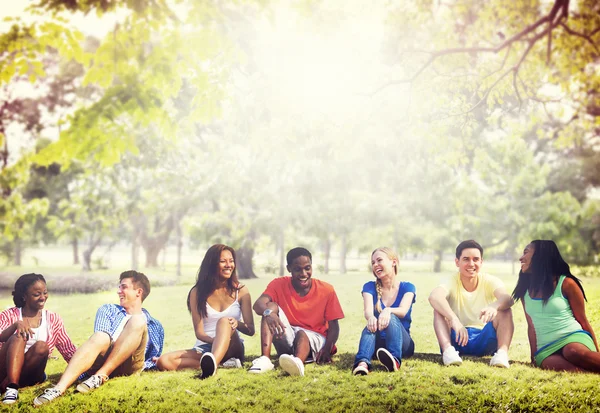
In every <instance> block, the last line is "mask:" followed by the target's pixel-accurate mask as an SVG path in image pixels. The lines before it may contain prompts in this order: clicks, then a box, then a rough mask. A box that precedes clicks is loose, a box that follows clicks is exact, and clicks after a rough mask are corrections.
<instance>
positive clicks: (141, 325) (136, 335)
mask: <svg viewBox="0 0 600 413" xmlns="http://www.w3.org/2000/svg"><path fill="white" fill-rule="evenodd" d="M146 328H147V324H146V317H144V316H143V315H142V314H137V315H133V316H131V318H130V319H129V321H127V324H125V327H124V328H123V332H122V333H121V335H120V336H119V338H117V341H115V343H114V346H113V348H112V351H111V352H110V354H109V355H108V357H107V359H106V361H105V362H104V364H103V365H102V367H100V368H99V369H98V371H97V372H96V373H95V374H98V375H104V376H110V374H111V373H112V372H113V371H115V370H116V368H117V367H119V366H120V365H121V364H123V362H124V361H125V360H127V359H128V358H129V357H131V355H132V354H133V352H134V351H135V350H136V349H137V348H138V347H139V346H140V343H141V341H142V337H143V335H144V331H146Z"/></svg>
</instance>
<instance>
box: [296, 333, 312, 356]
mask: <svg viewBox="0 0 600 413" xmlns="http://www.w3.org/2000/svg"><path fill="white" fill-rule="evenodd" d="M309 354H310V340H309V339H308V336H307V335H306V333H305V332H304V331H302V330H299V331H298V332H297V333H296V338H295V339H294V355H295V356H296V357H298V358H299V359H300V360H302V363H304V361H305V360H306V359H307V358H308V355H309Z"/></svg>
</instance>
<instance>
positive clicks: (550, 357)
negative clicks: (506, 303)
mask: <svg viewBox="0 0 600 413" xmlns="http://www.w3.org/2000/svg"><path fill="white" fill-rule="evenodd" d="M520 262H521V271H520V272H519V281H518V282H517V286H516V287H515V290H514V291H513V294H512V296H513V298H514V299H515V300H521V303H522V304H523V309H524V310H525V317H526V318H527V326H528V330H527V334H528V337H529V345H530V348H531V362H532V363H533V364H535V365H536V366H538V367H541V368H543V369H548V370H559V371H590V372H600V353H599V352H598V341H597V340H596V335H595V334H594V330H593V329H592V326H591V325H590V323H589V321H588V319H587V317H586V315H585V301H586V297H585V292H584V291H583V286H582V285H581V282H580V281H579V280H578V279H577V278H576V277H574V276H573V274H571V270H570V268H569V264H567V263H566V262H565V260H564V259H563V258H562V256H561V255H560V252H559V250H558V247H557V246H556V244H555V243H554V241H546V240H535V241H531V243H530V244H529V245H527V246H526V247H525V250H524V251H523V256H522V257H521V258H520Z"/></svg>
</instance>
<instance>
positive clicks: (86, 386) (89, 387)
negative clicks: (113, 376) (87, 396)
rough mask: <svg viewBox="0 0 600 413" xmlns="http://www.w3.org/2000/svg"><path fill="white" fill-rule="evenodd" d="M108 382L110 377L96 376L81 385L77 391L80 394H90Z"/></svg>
mask: <svg viewBox="0 0 600 413" xmlns="http://www.w3.org/2000/svg"><path fill="white" fill-rule="evenodd" d="M107 380H108V376H105V375H103V374H94V375H92V376H90V377H89V378H88V379H86V380H84V381H82V382H81V383H79V384H78V385H77V388H76V389H75V390H77V391H78V392H79V393H89V392H91V391H94V390H96V389H97V388H98V387H100V386H102V385H103V384H104V383H105V382H106V381H107Z"/></svg>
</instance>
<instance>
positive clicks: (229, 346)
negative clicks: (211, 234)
mask: <svg viewBox="0 0 600 413" xmlns="http://www.w3.org/2000/svg"><path fill="white" fill-rule="evenodd" d="M251 303H252V300H251V298H250V293H249V291H248V288H247V287H246V286H244V285H242V284H240V283H239V281H238V278H237V273H236V265H235V251H234V250H233V248H231V247H228V246H226V245H223V244H216V245H213V246H212V247H210V248H209V249H208V251H207V252H206V255H205V256H204V259H203V260H202V264H201V265H200V269H199V270H198V276H197V279H196V285H194V287H192V289H191V290H190V292H189V294H188V298H187V305H188V310H189V311H190V312H191V314H192V324H193V326H194V332H195V333H196V345H195V346H194V348H193V349H190V350H178V351H173V352H171V353H167V354H163V355H162V356H161V357H160V358H159V359H158V362H157V366H158V368H159V369H160V370H182V369H190V368H193V369H198V368H200V369H201V370H202V373H201V375H200V378H202V379H204V378H207V377H210V376H213V375H214V374H215V373H216V372H217V366H218V365H219V363H221V360H230V359H231V360H232V362H233V364H234V365H235V366H236V367H241V362H243V360H244V344H243V341H242V339H241V338H240V336H239V334H238V332H241V333H243V334H246V335H248V336H252V335H254V319H253V317H252V304H251Z"/></svg>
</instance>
